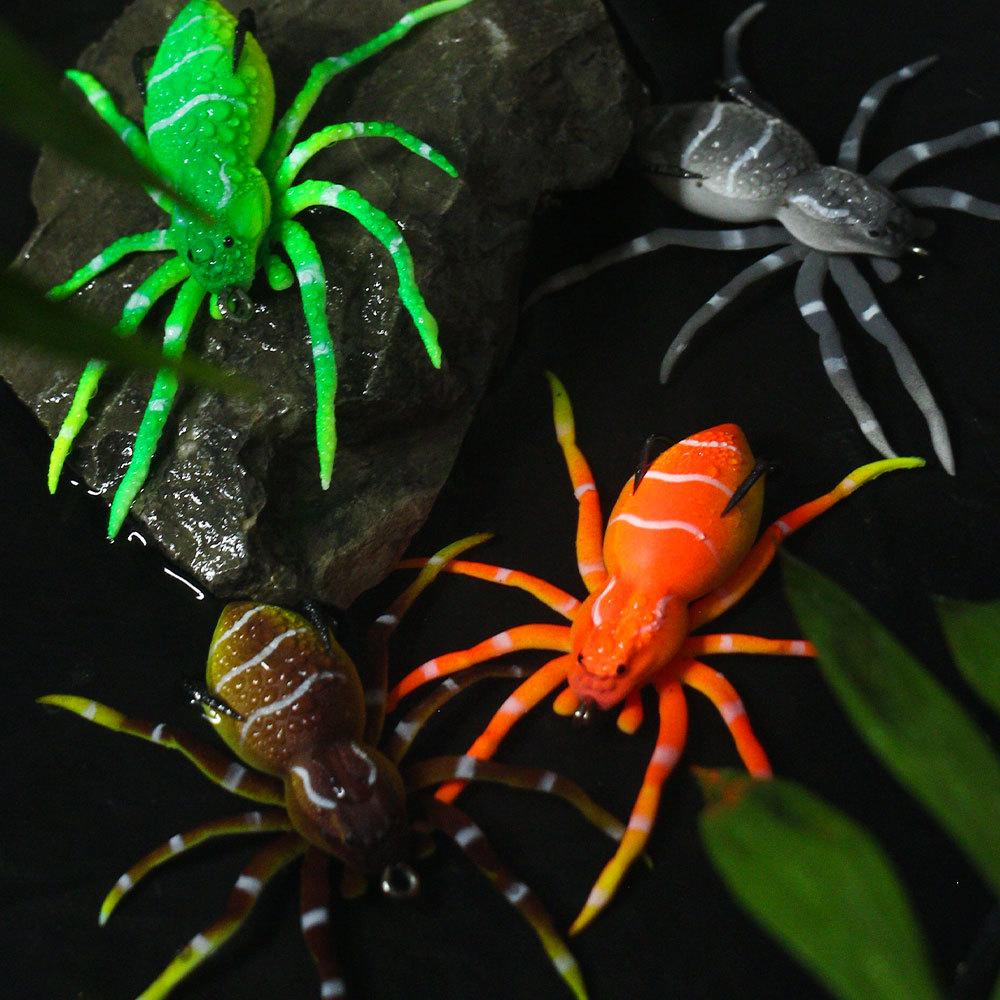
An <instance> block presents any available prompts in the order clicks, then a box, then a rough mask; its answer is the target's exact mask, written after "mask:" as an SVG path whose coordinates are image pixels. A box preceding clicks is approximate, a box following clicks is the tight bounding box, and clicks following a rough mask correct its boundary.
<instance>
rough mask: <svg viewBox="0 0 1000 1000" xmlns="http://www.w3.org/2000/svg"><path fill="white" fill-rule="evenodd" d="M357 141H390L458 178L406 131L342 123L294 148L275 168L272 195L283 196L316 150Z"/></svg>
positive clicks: (388, 126) (440, 156)
mask: <svg viewBox="0 0 1000 1000" xmlns="http://www.w3.org/2000/svg"><path fill="white" fill-rule="evenodd" d="M361 138H382V139H393V140H395V141H396V142H398V143H399V144H400V145H401V146H402V147H403V148H404V149H408V150H409V151H410V152H411V153H415V154H416V155H417V156H419V157H421V158H422V159H424V160H427V162H428V163H433V164H434V166H435V167H437V168H438V169H439V170H443V171H444V172H445V173H446V174H448V176H449V177H458V171H457V170H456V169H455V167H454V166H453V165H452V163H451V162H450V161H449V160H448V159H447V157H445V156H444V154H443V153H439V152H438V151H437V150H436V149H434V147H433V146H431V145H430V144H429V143H426V142H424V141H423V139H418V138H417V137H416V136H415V135H412V134H411V133H409V132H407V131H406V129H404V128H400V127H399V126H398V125H394V124H393V123H392V122H343V123H341V124H338V125H328V126H327V127H326V128H324V129H320V130H319V131H318V132H314V133H313V134H312V135H311V136H309V138H308V139H304V140H303V141H302V142H300V143H298V144H297V145H296V146H295V148H294V149H293V150H292V151H291V152H290V153H289V154H288V156H286V157H285V159H284V160H282V162H281V166H280V167H279V168H278V173H277V176H276V177H275V178H274V190H275V193H276V194H278V195H281V194H284V192H285V191H287V190H288V188H289V187H290V186H291V184H292V183H293V182H294V180H295V178H296V177H297V176H298V174H299V171H300V170H301V169H302V168H303V167H304V166H305V165H306V163H308V162H309V160H311V159H312V158H313V157H314V156H315V155H316V154H317V153H318V152H319V151H320V150H323V149H326V147H327V146H332V145H333V144H334V143H335V142H342V141H343V140H344V139H361Z"/></svg>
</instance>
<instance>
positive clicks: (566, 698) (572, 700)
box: [552, 687, 580, 716]
mask: <svg viewBox="0 0 1000 1000" xmlns="http://www.w3.org/2000/svg"><path fill="white" fill-rule="evenodd" d="M579 707H580V699H579V698H578V697H577V696H576V692H575V691H574V690H573V689H572V688H571V687H567V688H563V689H562V691H560V692H559V694H557V695H556V696H555V698H554V699H553V700H552V711H553V712H555V713H556V715H564V716H565V715H572V714H573V713H574V712H575V711H576V710H577V709H578V708H579Z"/></svg>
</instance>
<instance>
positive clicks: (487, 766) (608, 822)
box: [404, 756, 625, 841]
mask: <svg viewBox="0 0 1000 1000" xmlns="http://www.w3.org/2000/svg"><path fill="white" fill-rule="evenodd" d="M452 778H458V779H460V780H461V783H462V784H463V785H464V784H465V783H467V782H469V781H488V782H495V783H496V784H499V785H507V786H508V787H510V788H524V789H528V790H531V791H536V792H548V793H549V794H550V795H555V796H556V797H557V798H560V799H562V800H563V801H564V802H568V803H569V804H570V805H571V806H572V807H573V808H574V809H576V810H577V812H579V813H580V815H582V816H583V817H584V819H586V820H587V821H588V822H590V823H592V824H593V825H594V826H596V827H597V829H598V830H600V831H601V832H602V833H605V834H607V835H608V836H609V837H610V838H611V839H612V840H615V841H617V840H621V838H622V836H623V835H624V833H625V825H624V824H623V823H620V822H619V821H618V820H617V819H616V818H615V817H614V816H612V815H611V813H609V812H608V811H607V810H606V809H603V808H602V807H601V806H599V805H598V804H597V803H596V802H595V801H594V800H593V799H592V798H591V797H590V796H589V795H588V794H587V793H586V792H585V791H584V790H583V789H582V788H581V787H580V786H579V785H578V784H576V782H574V781H570V780H569V778H564V777H562V776H561V775H559V774H556V772H555V771H543V770H541V769H540V768H536V767H519V766H517V765H514V764H498V763H497V762H496V761H494V760H480V759H479V758H478V757H450V756H449V757H431V758H429V759H427V760H422V761H421V762H420V763H419V764H414V765H413V767H411V768H408V769H407V771H406V775H405V782H404V783H405V785H406V788H407V790H416V789H420V788H427V787H429V786H431V785H438V784H440V783H441V782H443V781H448V780H449V779H452Z"/></svg>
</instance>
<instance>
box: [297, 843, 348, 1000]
mask: <svg viewBox="0 0 1000 1000" xmlns="http://www.w3.org/2000/svg"><path fill="white" fill-rule="evenodd" d="M299 905H300V908H301V916H300V917H299V922H300V924H301V926H302V936H303V937H304V938H305V940H306V946H307V947H308V948H309V954H310V955H312V957H313V962H315V963H316V971H317V972H318V973H319V995H320V997H321V998H323V1000H327V998H333V997H346V996H347V985H346V984H345V983H344V977H343V974H342V972H341V970H340V963H339V962H337V960H336V958H335V957H334V954H333V949H332V947H331V944H330V928H329V926H328V925H329V923H330V862H329V859H328V858H327V856H326V855H325V854H323V853H322V851H319V850H317V849H316V848H315V847H310V848H309V850H308V851H306V856H305V857H304V858H303V859H302V872H301V882H300V889H299Z"/></svg>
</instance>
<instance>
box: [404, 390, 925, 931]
mask: <svg viewBox="0 0 1000 1000" xmlns="http://www.w3.org/2000/svg"><path fill="white" fill-rule="evenodd" d="M549 382H550V385H551V389H552V403H553V417H554V421H555V427H556V437H557V439H558V441H559V444H560V447H561V448H562V451H563V456H564V458H565V461H566V466H567V469H568V471H569V476H570V480H571V481H572V484H573V489H574V493H575V495H576V498H577V500H578V502H579V519H578V523H577V536H576V554H577V565H578V568H579V572H580V576H581V578H582V579H583V581H584V584H585V585H586V588H587V590H588V591H589V594H588V596H587V597H586V599H585V600H583V601H582V602H578V601H576V600H575V598H573V597H572V595H570V594H566V593H565V592H563V591H560V590H558V588H555V587H553V586H552V585H551V584H547V583H545V581H542V580H538V579H537V578H534V577H530V576H528V575H527V574H524V573H520V572H519V571H515V570H511V569H507V568H506V567H500V566H488V565H485V564H481V563H475V564H470V563H466V562H464V561H460V560H457V561H455V562H453V563H451V564H449V565H448V566H446V567H445V569H446V570H448V571H449V572H453V573H459V574H463V575H468V576H474V577H476V578H477V579H481V580H489V581H491V582H495V583H501V584H504V585H506V586H516V587H518V588H520V589H523V590H525V591H527V592H528V593H530V594H532V595H533V596H535V597H538V598H539V599H540V600H542V601H543V602H544V603H545V604H547V605H548V606H549V607H551V608H553V609H554V610H556V611H558V612H559V613H560V614H562V615H563V616H564V617H565V618H566V619H568V621H569V625H541V624H539V625H521V626H517V627H515V628H512V629H508V630H506V631H504V632H501V633H500V634H499V635H495V636H493V637H492V638H490V639H486V640H484V641H483V642H481V643H479V644H478V645H476V646H473V647H471V648H470V649H466V650H460V651H457V652H454V653H447V654H445V655H442V656H438V657H435V658H434V659H433V660H430V661H428V662H427V663H424V664H422V665H421V666H419V667H417V668H416V669H414V670H412V671H411V672H410V673H409V674H407V675H406V676H405V677H404V678H403V680H402V681H400V683H399V684H397V685H396V687H395V688H394V689H393V690H392V691H391V692H390V695H389V703H390V707H392V706H394V705H395V704H396V703H397V702H398V701H399V700H400V699H401V698H403V697H405V696H406V695H408V694H409V693H410V692H412V691H414V690H416V689H417V688H418V687H421V686H422V685H424V684H426V683H427V682H428V681H430V680H433V679H435V678H438V677H442V676H444V675H449V674H453V673H456V672H458V671H462V670H466V669H468V668H469V667H472V666H474V665H476V664H478V663H482V662H484V661H487V660H491V659H493V658H495V657H497V656H500V655H502V654H504V653H507V652H511V651H513V650H520V649H550V650H554V651H558V652H559V654H560V655H558V656H557V657H556V658H555V659H553V660H550V661H549V662H548V663H546V664H545V665H544V666H542V667H540V668H539V669H538V670H536V671H535V672H534V673H533V674H532V675H531V676H529V677H528V679H527V680H525V681H524V682H523V683H522V684H521V685H520V686H519V687H518V688H517V689H516V690H515V691H514V693H513V694H511V696H510V697H509V698H508V699H507V700H506V701H505V702H504V703H503V704H502V705H501V706H500V709H499V710H498V711H497V713H496V714H495V715H494V716H493V719H492V720H491V721H490V723H489V724H488V725H487V727H486V728H485V729H484V730H483V732H482V734H481V735H480V736H479V737H478V738H477V739H476V740H475V742H474V743H473V744H472V746H471V747H470V748H469V751H468V753H469V754H470V755H471V756H473V757H477V758H480V759H488V758H490V757H492V756H493V754H494V753H495V752H496V750H497V748H498V747H499V745H500V743H501V742H502V741H503V739H504V738H505V737H506V735H507V733H508V732H509V731H510V729H511V727H512V726H513V725H514V724H515V723H516V722H517V721H518V719H520V718H522V717H523V716H524V715H525V714H527V712H529V711H530V710H531V709H532V708H533V707H535V706H536V705H538V704H539V703H540V702H541V701H542V700H543V699H544V698H545V697H546V696H548V695H549V694H552V693H554V692H556V691H557V689H559V688H560V687H561V686H562V685H563V684H568V687H566V688H564V689H563V690H562V692H561V693H560V694H559V695H558V696H557V697H556V699H555V703H554V706H553V707H554V709H555V711H556V712H558V713H559V714H562V715H568V714H571V713H573V712H574V711H579V712H582V713H583V714H585V715H586V714H589V712H590V711H591V710H592V709H595V708H597V709H602V710H609V709H618V711H619V715H618V726H619V728H620V729H622V730H623V731H624V732H627V733H634V732H635V731H636V730H637V729H638V727H639V725H640V724H641V722H642V718H643V706H642V700H641V694H642V690H643V688H645V687H646V686H652V687H654V688H655V690H656V692H657V695H658V699H659V710H660V728H659V733H658V736H657V741H656V746H655V748H654V750H653V754H652V756H651V758H650V762H649V766H648V768H647V770H646V775H645V778H644V780H643V785H642V788H641V790H640V792H639V795H638V797H637V798H636V802H635V805H634V807H633V810H632V815H631V817H630V819H629V823H628V829H627V831H626V833H625V836H624V837H623V838H622V841H621V844H620V845H619V847H618V850H617V851H616V852H615V855H614V857H612V859H611V860H610V861H609V862H608V864H607V866H606V867H605V869H604V871H603V872H602V873H601V875H600V877H599V878H598V880H597V882H596V883H595V885H594V887H593V889H592V890H591V893H590V895H589V897H588V898H587V901H586V903H585V905H584V907H583V909H582V910H581V912H580V914H579V915H578V917H577V918H576V920H575V922H574V923H573V925H572V926H571V928H570V933H571V934H572V933H576V932H578V931H580V930H582V929H583V928H584V927H586V926H587V924H588V923H589V922H590V921H591V920H592V919H593V918H594V917H595V916H596V915H597V913H599V912H600V910H601V909H602V908H603V907H604V906H605V905H606V904H607V902H608V901H609V900H610V898H611V896H612V895H613V894H614V892H615V890H616V889H617V887H618V885H619V883H620V882H621V879H622V878H623V876H624V875H625V872H626V871H627V870H628V868H629V866H630V865H631V864H632V863H633V861H635V859H636V858H638V857H639V856H641V854H642V852H643V850H644V848H645V845H646V841H647V839H648V837H649V833H650V831H651V830H652V827H653V823H654V822H655V819H656V812H657V806H658V803H659V797H660V788H661V786H662V785H663V782H664V781H665V780H666V778H667V777H668V776H669V774H670V772H671V770H672V769H673V767H674V766H675V765H676V763H677V761H678V760H679V758H680V756H681V753H682V752H683V749H684V743H685V739H686V733H687V709H686V706H685V700H684V697H683V693H682V685H683V686H686V687H689V688H693V689H695V690H697V691H700V692H701V693H702V694H704V695H705V696H706V697H708V698H709V699H710V700H711V701H712V703H713V704H714V705H715V707H716V708H717V709H718V711H719V713H720V715H721V716H722V718H723V721H724V722H725V723H726V725H727V726H728V727H729V730H730V732H731V733H732V735H733V739H734V742H735V744H736V749H737V752H738V753H739V755H740V757H741V758H742V760H743V762H744V764H745V765H746V767H747V769H748V770H749V771H750V773H751V774H753V775H755V776H757V777H762V778H763V777H767V776H769V775H770V773H771V767H770V764H769V762H768V759H767V755H766V754H765V753H764V751H763V749H762V748H761V746H760V744H759V743H758V742H757V739H756V737H755V736H754V734H753V731H752V730H751V728H750V724H749V722H748V720H747V715H746V711H745V709H744V708H743V705H742V702H741V701H740V698H739V695H738V694H737V693H736V691H735V690H734V689H733V687H732V685H730V684H729V682H728V681H727V680H726V679H725V678H724V677H723V676H722V675H721V674H720V673H717V672H716V671H715V670H713V669H712V668H711V667H709V666H707V665H706V664H704V663H701V662H699V660H698V659H697V658H696V657H697V656H699V655H701V654H706V653H713V654H714V653H741V652H742V653H765V654H771V655H783V656H811V655H813V652H814V651H813V648H812V646H811V644H810V643H807V642H804V641H802V640H797V639H792V640H787V639H764V638H761V637H758V636H752V635H736V634H732V633H721V634H717V635H692V631H693V630H694V629H696V628H698V627H699V626H701V625H704V624H705V623H707V622H709V621H711V620H713V619H714V618H716V617H718V616H719V615H720V614H722V613H723V612H724V611H725V610H727V609H728V608H729V607H731V606H732V605H733V604H735V603H736V602H737V601H738V600H739V599H740V598H741V597H742V596H743V594H745V593H746V591H747V590H748V589H749V588H750V587H751V586H752V585H753V584H754V582H755V581H756V580H757V579H758V578H759V576H760V575H761V573H763V572H764V570H765V569H766V568H767V566H768V565H769V564H770V563H771V561H772V559H773V558H774V555H775V553H776V552H777V549H778V546H779V545H780V544H781V541H782V540H783V539H784V538H785V537H787V536H788V535H789V534H791V533H792V532H793V531H795V530H797V529H798V528H800V527H801V526H802V525H804V524H807V523H808V522H809V521H811V520H812V519H813V518H815V517H818V516H819V515H820V514H821V513H823V511H825V510H828V509H829V508H830V507H831V506H833V504H835V503H837V502H838V501H839V500H841V499H843V498H844V497H846V496H849V495H850V494H851V493H853V492H854V490H856V489H857V488H858V487H859V486H861V485H862V484H863V483H866V482H868V481H870V480H872V479H874V478H876V477H877V476H880V475H882V474H883V473H885V472H889V471H892V470H895V469H906V468H913V467H916V466H921V465H923V464H924V463H923V460H922V459H889V460H885V461H881V462H874V463H871V464H869V465H865V466H862V467H861V468H860V469H856V470H855V471H854V472H852V473H851V474H850V475H849V476H847V477H845V478H844V479H843V480H842V481H841V482H840V483H838V484H837V486H836V487H834V489H833V490H831V491H830V492H829V493H826V494H824V495H823V496H821V497H819V498H817V499H816V500H813V501H812V502H810V503H807V504H804V505H803V506H801V507H798V508H796V509H795V510H793V511H791V512H790V513H789V514H786V515H785V516H784V517H783V518H781V519H780V520H778V521H776V522H774V524H772V525H771V526H770V527H769V528H767V529H766V530H765V531H764V533H763V534H762V535H761V536H760V538H759V539H758V540H757V541H756V543H755V542H754V538H755V536H756V534H757V529H758V526H759V524H760V518H761V506H762V503H763V491H764V483H763V479H761V478H755V476H756V474H755V473H754V474H753V475H752V474H751V473H752V470H754V465H755V463H754V459H753V455H752V454H751V451H750V447H749V445H748V444H747V441H746V438H745V437H744V435H743V432H742V431H741V430H740V429H739V427H737V426H736V425H734V424H722V425H720V426H718V427H713V428H710V429H708V430H705V431H701V432H700V433H697V434H692V435H691V436H690V437H687V438H685V439H684V440H683V441H680V442H678V443H677V444H675V445H673V446H672V447H670V448H668V449H667V450H665V451H663V452H661V453H660V454H659V455H658V456H657V457H656V458H655V460H654V461H653V462H652V463H651V464H650V465H649V467H648V468H647V469H646V470H645V472H644V474H643V475H641V476H640V477H639V481H638V485H636V480H634V479H630V480H629V482H628V483H626V484H625V486H624V487H623V489H622V491H621V493H620V494H619V497H618V502H617V503H616V504H615V507H614V509H613V510H612V512H611V517H610V518H609V520H608V525H607V529H606V530H605V529H604V527H603V521H602V517H601V507H600V499H599V497H598V494H597V488H596V485H595V483H594V477H593V474H592V473H591V471H590V467H589V465H588V463H587V460H586V458H585V457H584V455H583V453H582V451H581V450H580V449H579V447H578V446H577V444H576V437H575V428H574V421H573V411H572V409H571V407H570V402H569V398H568V396H567V395H566V391H565V389H564V388H563V386H562V384H561V383H560V382H559V380H558V379H557V378H555V376H553V375H549ZM641 472H642V470H640V473H641ZM748 483H749V484H752V485H749V488H748V489H747V488H746V485H745V484H748ZM741 486H743V487H744V488H743V489H741ZM734 500H735V501H736V504H735V506H734V507H733V508H732V509H731V510H727V507H728V506H729V505H730V503H731V502H732V501H734ZM461 789H462V784H461V782H452V783H451V784H449V785H446V786H444V787H443V788H441V789H440V790H439V791H438V793H437V796H438V798H439V799H441V800H442V801H446V802H451V801H453V800H454V798H455V797H456V796H457V795H458V793H459V792H460V791H461Z"/></svg>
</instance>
